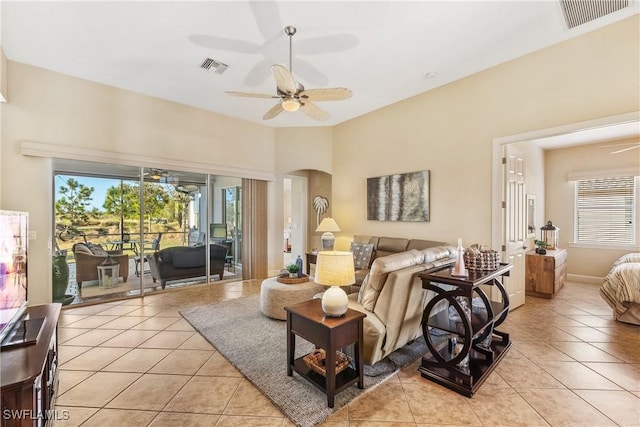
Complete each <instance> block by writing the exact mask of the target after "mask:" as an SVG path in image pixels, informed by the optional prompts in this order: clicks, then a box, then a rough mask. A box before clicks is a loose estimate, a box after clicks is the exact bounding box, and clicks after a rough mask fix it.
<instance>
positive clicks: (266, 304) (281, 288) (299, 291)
mask: <svg viewBox="0 0 640 427" xmlns="http://www.w3.org/2000/svg"><path fill="white" fill-rule="evenodd" d="M324 289H325V288H324V286H322V285H318V284H316V283H315V282H314V281H313V280H311V279H309V281H308V282H303V283H298V284H295V285H285V284H284V283H280V282H278V281H277V280H276V278H275V277H271V278H269V279H265V280H264V281H263V282H262V286H261V288H260V310H261V311H262V313H263V314H264V315H265V316H269V317H272V318H274V319H280V320H287V312H286V311H285V310H284V308H285V307H286V306H287V305H291V304H295V303H297V302H302V301H306V300H309V299H313V296H314V295H315V294H317V293H318V292H323V291H324Z"/></svg>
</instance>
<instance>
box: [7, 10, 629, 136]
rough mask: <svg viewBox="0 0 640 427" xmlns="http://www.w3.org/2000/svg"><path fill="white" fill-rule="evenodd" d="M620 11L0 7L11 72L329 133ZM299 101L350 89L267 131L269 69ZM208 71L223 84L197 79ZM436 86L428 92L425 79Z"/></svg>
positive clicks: (624, 13) (612, 18) (593, 25)
mask: <svg viewBox="0 0 640 427" xmlns="http://www.w3.org/2000/svg"><path fill="white" fill-rule="evenodd" d="M638 11H639V7H638V1H637V0H633V1H632V3H631V5H630V6H629V7H627V8H626V9H623V10H621V11H618V12H615V13H613V14H611V15H608V16H605V17H603V18H600V19H598V20H596V21H592V22H590V23H587V24H584V25H582V26H579V27H576V28H574V29H571V30H569V29H567V26H566V24H565V22H564V19H563V17H562V13H561V8H560V5H559V3H558V2H557V1H551V0H537V1H517V0H513V1H465V2H463V1H410V2H397V1H393V2H382V1H367V2H365V1H353V2H338V1H291V2H283V1H275V2H272V1H261V2H247V1H230V2H222V1H196V2H177V1H160V2H152V1H139V2H114V1H109V2H99V1H72V2H57V1H45V2H31V1H11V0H4V1H2V2H1V14H2V35H1V36H2V39H1V43H2V46H3V48H4V51H5V53H6V55H7V57H8V58H9V59H10V60H13V61H17V62H22V63H26V64H31V65H34V66H37V67H41V68H45V69H49V70H53V71H57V72H60V73H63V74H68V75H71V76H76V77H79V78H83V79H87V80H91V81H95V82H100V83H104V84H107V85H111V86H115V87H118V88H123V89H126V90H130V91H134V92H138V93H142V94H146V95H150V96H155V97H158V98H162V99H167V100H171V101H175V102H178V103H182V104H186V105H190V106H194V107H197V108H201V109H204V110H209V111H213V112H216V113H220V114H224V115H227V116H232V117H237V118H241V119H245V120H249V121H252V122H255V123H262V124H265V125H269V126H274V127H289V126H318V125H335V124H337V123H341V122H343V121H346V120H349V119H352V118H354V117H357V116H360V115H362V114H365V113H367V112H370V111H373V110H376V109H378V108H381V107H384V106H386V105H389V104H392V103H394V102H397V101H400V100H402V99H405V98H408V97H411V96H414V95H417V94H419V93H422V92H425V91H428V90H431V89H433V88H435V87H438V86H441V85H444V84H446V83H449V82H451V81H454V80H457V79H460V78H462V77H465V76H468V75H470V74H473V73H476V72H479V71H481V70H484V69H487V68H489V67H492V66H494V65H496V64H500V63H502V62H505V61H509V60H511V59H513V58H517V57H519V56H521V55H525V54H527V53H530V52H532V51H535V50H538V49H541V48H544V47H546V46H549V45H551V44H554V43H558V42H561V41H563V40H567V39H569V38H572V37H575V36H577V35H580V34H583V33H585V32H588V31H592V30H594V29H596V28H599V27H601V26H605V25H608V24H610V23H613V22H615V21H618V20H620V19H624V18H626V17H629V16H631V15H635V14H638ZM286 25H293V26H295V27H297V29H298V33H297V34H296V35H295V36H294V38H293V55H294V57H293V73H294V75H295V77H296V79H297V80H298V81H300V82H301V83H302V84H304V86H305V87H306V88H321V87H336V86H339V87H340V86H341V87H347V88H350V89H351V90H352V91H353V97H352V98H350V99H348V100H346V101H339V102H323V103H318V105H319V106H320V107H321V108H323V109H325V110H326V111H327V112H328V113H329V114H330V118H329V120H327V121H326V122H317V121H314V120H312V119H310V118H309V117H307V116H306V115H304V114H303V113H302V112H296V113H282V114H280V115H279V116H278V117H277V118H276V119H274V120H271V121H263V120H262V115H263V114H264V113H265V112H266V111H267V110H268V109H269V108H271V107H272V106H273V105H274V104H275V100H272V99H253V98H237V97H232V96H229V95H225V93H224V92H225V91H228V90H232V91H246V92H258V93H269V94H271V93H275V82H274V79H273V77H272V76H271V75H270V71H269V66H270V65H271V64H274V63H279V64H284V65H287V66H288V62H289V59H288V55H289V53H288V49H289V43H288V39H287V36H286V35H285V33H284V27H285V26H286ZM207 57H210V58H214V59H216V60H219V61H221V62H224V63H226V64H228V66H229V67H228V69H227V70H226V72H224V74H222V75H219V74H216V73H214V72H213V71H205V70H203V69H201V68H200V63H201V62H202V61H203V60H204V59H205V58H207ZM430 72H434V73H437V74H436V75H435V77H432V78H427V77H426V75H427V73H430Z"/></svg>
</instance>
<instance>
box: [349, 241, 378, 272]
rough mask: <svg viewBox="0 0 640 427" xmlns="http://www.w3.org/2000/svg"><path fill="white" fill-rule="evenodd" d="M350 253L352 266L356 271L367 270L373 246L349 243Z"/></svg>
mask: <svg viewBox="0 0 640 427" xmlns="http://www.w3.org/2000/svg"><path fill="white" fill-rule="evenodd" d="M350 251H351V252H352V253H353V266H354V267H355V268H356V269H361V268H369V264H371V255H373V244H371V243H356V242H351V248H350Z"/></svg>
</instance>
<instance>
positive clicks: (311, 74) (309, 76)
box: [294, 58, 329, 86]
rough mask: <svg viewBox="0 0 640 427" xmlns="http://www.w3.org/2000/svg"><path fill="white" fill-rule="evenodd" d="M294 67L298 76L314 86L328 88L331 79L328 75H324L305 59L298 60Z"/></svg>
mask: <svg viewBox="0 0 640 427" xmlns="http://www.w3.org/2000/svg"><path fill="white" fill-rule="evenodd" d="M294 66H295V70H296V76H298V77H300V78H303V79H304V80H305V81H307V82H309V83H311V84H312V85H314V86H326V85H327V84H328V83H329V78H328V77H327V76H326V75H324V74H322V73H321V72H320V71H319V70H318V69H317V68H316V67H315V66H314V65H312V64H311V63H310V62H307V61H305V60H304V59H301V58H296V59H295V61H294Z"/></svg>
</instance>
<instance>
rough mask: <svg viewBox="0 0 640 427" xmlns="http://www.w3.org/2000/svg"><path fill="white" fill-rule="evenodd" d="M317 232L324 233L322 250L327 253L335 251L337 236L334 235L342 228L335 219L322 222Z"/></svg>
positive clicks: (326, 219)
mask: <svg viewBox="0 0 640 427" xmlns="http://www.w3.org/2000/svg"><path fill="white" fill-rule="evenodd" d="M316 231H322V232H323V233H322V237H320V240H321V241H322V249H323V250H325V251H333V244H334V243H335V241H336V238H335V236H334V235H333V232H334V231H340V227H338V224H336V222H335V221H334V220H333V218H325V219H323V220H322V222H321V223H320V225H319V226H318V228H316Z"/></svg>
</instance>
